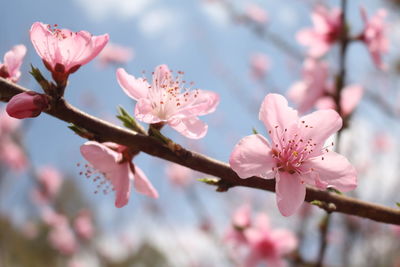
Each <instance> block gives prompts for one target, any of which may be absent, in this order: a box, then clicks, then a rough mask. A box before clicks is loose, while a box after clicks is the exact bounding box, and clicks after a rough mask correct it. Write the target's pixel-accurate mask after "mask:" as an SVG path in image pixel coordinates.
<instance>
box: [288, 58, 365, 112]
mask: <svg viewBox="0 0 400 267" xmlns="http://www.w3.org/2000/svg"><path fill="white" fill-rule="evenodd" d="M363 92H364V89H363V87H361V86H360V85H357V84H352V85H348V86H346V87H345V88H343V89H342V92H341V97H340V114H341V115H342V116H343V117H347V116H349V115H350V114H351V113H352V112H353V111H354V109H355V108H356V107H357V105H358V104H359V102H360V100H361V98H362V95H363ZM287 94H288V97H289V99H290V100H292V101H293V102H294V103H295V104H296V105H297V107H298V110H299V112H300V113H305V112H307V111H309V110H311V109H312V108H317V109H336V110H337V109H338V107H337V106H336V103H335V100H334V98H335V87H334V84H333V82H331V81H330V80H329V69H328V64H327V63H326V62H324V61H321V60H316V59H313V58H308V59H306V60H305V61H304V64H303V79H302V80H301V81H298V82H296V83H294V84H293V85H292V86H291V87H290V88H289V91H288V93H287Z"/></svg>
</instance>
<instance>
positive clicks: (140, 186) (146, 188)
mask: <svg viewBox="0 0 400 267" xmlns="http://www.w3.org/2000/svg"><path fill="white" fill-rule="evenodd" d="M134 176H135V177H134V180H133V181H134V187H135V190H136V191H137V192H139V193H141V194H144V195H146V196H149V197H152V198H158V192H157V190H156V189H155V188H154V187H153V185H152V184H151V182H150V181H149V179H147V177H146V175H145V174H144V172H143V171H142V170H141V169H140V168H139V167H138V166H136V165H135V174H134Z"/></svg>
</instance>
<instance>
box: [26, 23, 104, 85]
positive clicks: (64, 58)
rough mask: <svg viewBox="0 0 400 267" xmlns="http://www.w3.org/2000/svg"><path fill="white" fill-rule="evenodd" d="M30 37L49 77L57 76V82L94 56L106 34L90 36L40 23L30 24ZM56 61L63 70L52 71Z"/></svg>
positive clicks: (101, 45) (82, 32) (102, 44)
mask: <svg viewBox="0 0 400 267" xmlns="http://www.w3.org/2000/svg"><path fill="white" fill-rule="evenodd" d="M30 38H31V41H32V44H33V46H34V48H35V50H36V52H37V53H38V54H39V56H40V57H41V58H42V59H43V60H44V61H45V62H46V63H45V64H46V67H47V68H49V70H50V71H51V72H52V74H53V78H59V79H61V80H58V81H57V82H61V81H62V80H63V79H66V78H67V77H68V75H69V74H70V73H73V72H74V71H76V70H77V68H79V67H80V66H82V65H84V64H87V63H88V62H89V61H91V60H92V59H93V58H94V57H96V56H97V55H98V54H99V53H100V51H101V50H102V49H103V48H104V46H105V45H106V44H107V42H108V40H109V36H108V34H104V35H101V36H92V35H91V34H90V33H88V32H86V31H80V32H72V31H70V30H67V29H61V30H60V29H51V27H49V25H47V24H43V23H40V22H35V23H34V24H33V25H32V27H31V30H30ZM57 64H59V65H62V66H63V69H62V70H55V66H56V65H57ZM60 75H61V76H60ZM63 82H65V81H63Z"/></svg>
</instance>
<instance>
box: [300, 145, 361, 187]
mask: <svg viewBox="0 0 400 267" xmlns="http://www.w3.org/2000/svg"><path fill="white" fill-rule="evenodd" d="M304 167H305V168H313V169H314V170H315V171H314V172H313V174H314V173H315V174H314V175H315V176H316V178H317V180H318V179H319V180H320V181H321V184H320V186H319V187H320V188H321V189H325V188H326V186H328V185H331V186H334V187H335V188H336V189H338V190H340V191H343V192H347V191H351V190H354V189H355V188H356V187H357V171H356V169H355V168H354V167H353V166H352V165H351V164H350V162H349V161H348V160H347V159H346V158H345V157H344V156H342V155H340V154H338V153H336V152H333V151H329V152H327V153H325V154H323V155H322V156H320V157H315V158H312V159H309V160H308V161H306V162H304ZM317 186H318V184H317Z"/></svg>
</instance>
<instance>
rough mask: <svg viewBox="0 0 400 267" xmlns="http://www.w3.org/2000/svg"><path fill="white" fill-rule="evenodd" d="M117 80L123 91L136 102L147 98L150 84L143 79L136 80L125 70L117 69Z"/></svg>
mask: <svg viewBox="0 0 400 267" xmlns="http://www.w3.org/2000/svg"><path fill="white" fill-rule="evenodd" d="M117 80H118V83H119V85H120V86H121V87H122V90H123V91H124V92H125V94H127V95H128V96H129V97H131V98H133V99H134V100H139V99H141V98H146V97H147V93H148V90H149V86H150V85H149V83H148V82H147V81H145V80H144V79H143V78H138V79H136V78H135V77H134V76H132V75H130V74H128V73H127V72H126V71H125V69H123V68H119V69H117Z"/></svg>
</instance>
